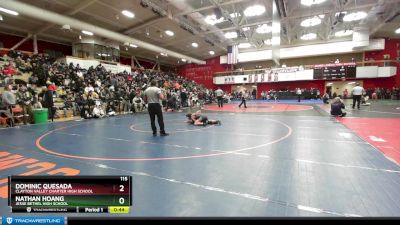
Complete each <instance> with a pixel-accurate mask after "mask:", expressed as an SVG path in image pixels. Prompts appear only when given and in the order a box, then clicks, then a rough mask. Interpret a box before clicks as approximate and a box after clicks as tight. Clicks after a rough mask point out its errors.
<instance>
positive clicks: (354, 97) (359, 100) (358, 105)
mask: <svg viewBox="0 0 400 225" xmlns="http://www.w3.org/2000/svg"><path fill="white" fill-rule="evenodd" d="M356 102H357V109H360V102H361V95H353V109H354V106H356Z"/></svg>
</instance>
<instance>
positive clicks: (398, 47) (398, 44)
mask: <svg viewBox="0 0 400 225" xmlns="http://www.w3.org/2000/svg"><path fill="white" fill-rule="evenodd" d="M399 52H400V39H390V38H388V39H385V49H384V50H381V51H371V52H366V53H365V58H364V60H366V61H368V60H371V59H372V60H384V58H383V56H384V55H390V60H396V59H400V55H399ZM384 79H386V78H384ZM368 82H370V81H369V80H368ZM371 82H377V85H376V87H385V88H392V87H393V86H396V87H400V64H399V63H398V64H397V75H396V76H395V77H394V79H393V80H390V79H386V80H382V81H381V80H380V79H377V80H375V79H371ZM390 82H392V83H390Z"/></svg>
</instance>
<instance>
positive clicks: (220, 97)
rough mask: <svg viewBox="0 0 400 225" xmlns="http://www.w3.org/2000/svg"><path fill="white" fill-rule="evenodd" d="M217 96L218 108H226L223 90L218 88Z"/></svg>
mask: <svg viewBox="0 0 400 225" xmlns="http://www.w3.org/2000/svg"><path fill="white" fill-rule="evenodd" d="M215 96H217V101H218V108H219V107H221V108H222V107H224V103H223V96H224V92H223V91H222V90H221V88H218V89H217V90H216V91H215Z"/></svg>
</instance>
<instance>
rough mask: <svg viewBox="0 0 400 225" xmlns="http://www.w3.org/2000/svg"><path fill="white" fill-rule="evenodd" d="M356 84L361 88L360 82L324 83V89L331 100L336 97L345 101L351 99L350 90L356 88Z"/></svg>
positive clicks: (361, 83)
mask: <svg viewBox="0 0 400 225" xmlns="http://www.w3.org/2000/svg"><path fill="white" fill-rule="evenodd" d="M356 83H359V84H360V85H361V86H363V81H362V80H357V81H351V80H349V81H327V82H325V89H326V92H327V93H328V94H329V97H331V98H335V97H337V96H338V97H340V98H342V99H346V98H351V90H353V88H354V87H355V86H356Z"/></svg>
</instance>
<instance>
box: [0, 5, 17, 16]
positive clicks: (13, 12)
mask: <svg viewBox="0 0 400 225" xmlns="http://www.w3.org/2000/svg"><path fill="white" fill-rule="evenodd" d="M0 11H2V12H5V13H8V14H11V15H14V16H18V15H19V13H18V12H15V11H13V10H9V9H5V8H2V7H0Z"/></svg>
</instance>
